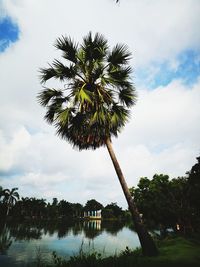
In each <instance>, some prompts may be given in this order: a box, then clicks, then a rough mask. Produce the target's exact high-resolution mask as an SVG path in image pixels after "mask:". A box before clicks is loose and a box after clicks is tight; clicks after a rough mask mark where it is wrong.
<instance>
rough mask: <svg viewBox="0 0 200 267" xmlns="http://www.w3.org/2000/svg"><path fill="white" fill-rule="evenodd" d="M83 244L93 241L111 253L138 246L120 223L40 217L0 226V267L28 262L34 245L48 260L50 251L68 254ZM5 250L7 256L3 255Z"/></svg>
mask: <svg viewBox="0 0 200 267" xmlns="http://www.w3.org/2000/svg"><path fill="white" fill-rule="evenodd" d="M0 223H1V222H0ZM82 243H84V248H85V249H86V250H87V248H88V244H93V245H94V248H95V249H96V250H98V251H100V252H102V251H105V249H106V255H111V254H114V253H115V252H116V250H117V251H120V250H122V249H125V247H126V246H129V247H132V248H134V247H136V246H138V245H139V241H138V238H137V235H136V234H135V233H134V232H132V231H131V230H129V228H128V227H126V226H125V225H124V223H123V222H117V221H107V222H106V221H101V220H80V221H67V220H62V221H61V220H60V221H44V220H43V221H37V222H36V221H32V222H30V221H29V222H28V221H27V222H26V223H24V222H23V223H22V222H20V223H16V222H11V221H9V222H7V224H6V226H5V225H2V226H1V225H0V266H1V267H13V266H27V264H29V263H30V264H31V263H32V262H33V261H34V260H35V250H36V247H40V248H41V251H42V253H43V254H42V256H43V257H44V258H45V260H48V259H51V254H52V251H56V252H57V253H58V255H61V256H64V257H70V256H71V255H74V254H76V253H78V252H79V251H80V247H81V244H82ZM89 247H90V246H89ZM6 253H7V256H3V254H4V255H5V254H6ZM1 255H2V256H1ZM11 261H12V263H10V262H11ZM13 262H14V263H13Z"/></svg>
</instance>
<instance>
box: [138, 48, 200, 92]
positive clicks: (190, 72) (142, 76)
mask: <svg viewBox="0 0 200 267" xmlns="http://www.w3.org/2000/svg"><path fill="white" fill-rule="evenodd" d="M152 72H153V74H152V75H151V73H152ZM199 75H200V51H198V50H192V49H190V50H186V51H181V53H180V54H178V55H177V56H176V58H175V59H174V65H173V64H172V63H171V59H169V60H165V61H161V62H153V63H151V64H149V66H148V67H145V68H144V67H143V68H140V69H138V70H137V71H136V73H135V77H136V83H137V84H140V85H143V86H146V87H147V88H149V89H154V88H157V87H159V86H166V85H168V84H169V83H170V82H171V81H172V80H174V79H181V80H182V82H183V83H184V84H186V85H188V86H192V85H193V84H194V83H196V82H197V79H198V77H199Z"/></svg>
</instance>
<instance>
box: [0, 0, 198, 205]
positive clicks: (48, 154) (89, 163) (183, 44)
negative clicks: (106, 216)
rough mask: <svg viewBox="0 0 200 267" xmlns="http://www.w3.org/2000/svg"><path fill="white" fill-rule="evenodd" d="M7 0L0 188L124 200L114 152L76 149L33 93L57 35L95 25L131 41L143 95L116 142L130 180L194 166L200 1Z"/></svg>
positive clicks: (0, 56) (0, 30)
mask: <svg viewBox="0 0 200 267" xmlns="http://www.w3.org/2000/svg"><path fill="white" fill-rule="evenodd" d="M1 5H2V10H3V11H4V12H3V13H4V17H2V18H1V20H0V69H1V72H0V80H1V98H0V185H2V186H3V187H7V188H12V187H18V188H19V193H20V195H22V196H34V197H43V198H46V199H48V200H51V199H52V198H53V197H57V198H58V199H62V198H65V199H66V200H68V201H71V202H73V201H75V202H77V201H78V202H80V203H83V204H84V203H85V202H86V201H87V200H88V199H92V198H96V199H97V200H98V201H99V202H102V203H103V204H106V203H109V202H118V204H119V205H121V206H123V207H126V202H125V199H124V196H123V194H122V191H121V188H120V186H119V184H118V180H117V179H116V174H115V172H114V169H113V166H112V164H111V161H110V158H109V156H108V153H107V151H106V150H105V149H104V148H101V149H98V150H96V151H95V152H94V151H83V152H78V151H75V150H73V149H72V147H71V146H70V145H69V144H67V143H66V142H65V141H63V140H60V139H59V138H58V137H57V136H56V135H55V129H54V128H53V127H52V126H49V125H47V124H46V122H45V121H44V120H43V116H44V109H43V108H42V107H40V106H39V105H38V103H37V100H36V95H37V94H38V92H39V91H40V90H41V85H40V83H39V79H38V69H39V68H41V67H45V66H47V63H48V62H52V60H53V59H54V58H58V57H59V56H60V55H59V54H58V53H57V51H56V49H55V47H53V43H54V42H55V39H56V38H57V37H60V36H61V35H69V36H71V37H72V38H73V39H74V40H75V41H77V42H81V40H82V37H83V36H85V35H86V34H87V33H88V32H89V31H92V32H97V31H98V32H100V33H102V34H103V35H105V37H106V38H108V41H109V43H110V46H111V47H112V46H114V45H115V44H116V43H125V44H127V45H128V47H129V49H130V51H131V52H132V53H133V60H132V61H131V65H132V68H133V69H134V72H133V82H134V84H135V85H136V90H137V94H138V101H137V104H136V105H135V107H134V108H133V110H132V114H133V116H132V118H131V120H130V122H129V123H128V124H127V126H126V127H125V129H124V131H123V132H122V133H121V134H120V135H119V138H118V139H114V140H113V145H114V149H115V151H116V154H117V157H118V158H119V161H120V163H121V166H122V169H123V171H124V174H125V177H126V179H127V183H128V185H129V186H134V185H136V184H137V182H138V180H139V178H140V177H142V176H147V177H149V178H151V177H152V176H153V175H154V174H155V173H166V174H169V175H170V177H176V176H180V175H184V174H185V172H186V171H188V170H189V169H190V168H191V166H192V165H193V164H194V163H195V157H197V156H198V155H199V152H200V143H199V136H200V124H199V121H200V107H199V103H200V51H199V47H200V32H199V24H200V16H199V14H200V2H199V1H196V0H181V1H180V0H174V1H168V0H163V1H153V3H152V4H151V5H149V4H148V1H146V0H144V1H140V0H134V1H133V0H132V1H121V2H120V5H116V4H115V3H114V2H113V1H109V0H101V1H99V0H86V1H80V0H74V1H71V0H60V1H59V3H57V2H56V3H55V1H54V0H43V1H39V0H29V1H13V0H2V3H1ZM180 5H181V12H177V10H180ZM47 6H48V8H47ZM77 6H79V9H77ZM66 10H67V11H68V12H67V15H66ZM74 10H76V17H77V18H80V17H82V14H83V13H84V14H85V15H84V20H81V23H80V20H79V19H74ZM97 11H98V14H104V15H103V19H99V16H97ZM52 18H53V19H52ZM119 18H120V19H119ZM10 77H12V78H10ZM111 189H112V190H111ZM74 196H76V197H74Z"/></svg>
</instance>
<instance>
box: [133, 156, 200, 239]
mask: <svg viewBox="0 0 200 267" xmlns="http://www.w3.org/2000/svg"><path fill="white" fill-rule="evenodd" d="M197 160H198V163H196V164H195V165H194V166H193V167H192V168H191V171H189V172H188V173H187V176H185V177H178V178H174V179H172V180H170V179H169V176H168V175H163V174H160V175H158V174H155V175H154V176H153V179H152V180H150V179H148V178H147V177H142V178H141V179H140V181H139V183H138V185H137V187H135V188H134V187H133V188H131V189H130V191H131V194H132V196H133V197H134V199H135V201H136V203H137V206H138V209H139V211H140V213H142V214H143V219H144V220H145V221H146V222H148V223H149V224H152V226H153V227H159V228H160V230H163V231H165V229H167V228H169V227H172V228H173V229H177V228H178V230H180V231H181V232H182V233H184V234H186V233H191V232H197V231H200V227H199V225H200V224H199V223H200V210H199V206H200V194H199V192H200V158H199V157H198V158H197Z"/></svg>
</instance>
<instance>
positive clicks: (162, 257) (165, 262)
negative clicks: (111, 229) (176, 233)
mask: <svg viewBox="0 0 200 267" xmlns="http://www.w3.org/2000/svg"><path fill="white" fill-rule="evenodd" d="M158 248H159V256H157V257H143V256H142V253H141V249H136V250H133V251H132V250H130V249H129V248H126V250H124V251H123V252H121V253H120V254H119V255H114V256H110V257H106V258H104V257H103V255H102V254H101V253H98V252H96V251H94V250H92V251H90V252H88V253H84V252H83V251H82V250H80V252H79V254H78V255H77V256H73V257H71V258H70V260H65V259H63V258H60V257H58V256H57V255H56V253H53V261H54V264H52V265H44V264H40V265H37V266H38V267H44V266H45V267H200V242H199V241H197V240H188V239H184V238H182V237H177V238H170V239H165V240H163V241H159V242H158Z"/></svg>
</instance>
